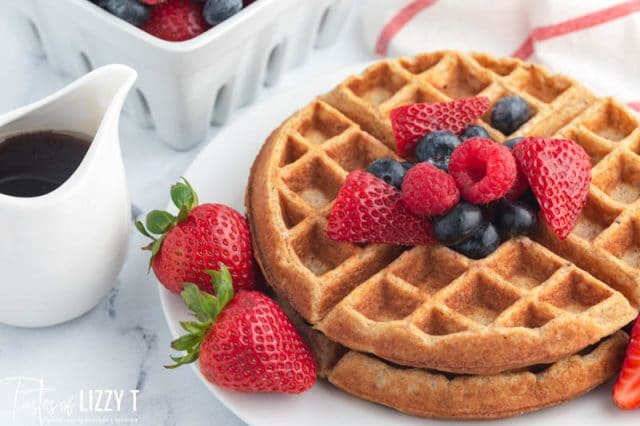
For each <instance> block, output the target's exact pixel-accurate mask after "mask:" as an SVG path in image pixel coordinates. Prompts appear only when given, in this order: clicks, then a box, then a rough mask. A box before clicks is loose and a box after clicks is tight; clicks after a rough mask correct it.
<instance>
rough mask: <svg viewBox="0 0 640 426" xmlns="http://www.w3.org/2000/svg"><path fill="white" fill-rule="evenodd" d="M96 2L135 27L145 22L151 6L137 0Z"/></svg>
mask: <svg viewBox="0 0 640 426" xmlns="http://www.w3.org/2000/svg"><path fill="white" fill-rule="evenodd" d="M98 4H102V5H103V7H104V8H105V9H107V10H108V11H109V12H111V13H112V14H114V15H115V16H117V17H118V18H121V19H124V20H125V21H127V22H128V23H130V24H132V25H135V26H136V27H137V26H140V25H142V24H144V23H145V22H147V20H148V19H149V14H150V13H151V8H150V7H149V6H146V5H144V4H142V3H139V2H138V0H105V1H102V2H98Z"/></svg>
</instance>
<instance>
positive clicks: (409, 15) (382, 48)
mask: <svg viewBox="0 0 640 426" xmlns="http://www.w3.org/2000/svg"><path fill="white" fill-rule="evenodd" d="M437 1H438V0H414V1H412V2H411V3H409V4H408V5H406V6H405V7H403V8H402V9H400V11H398V13H396V15H395V16H394V17H393V18H391V20H390V21H389V22H387V24H386V25H385V26H384V28H382V32H381V33H380V36H379V37H378V41H377V42H376V53H377V54H379V55H386V54H387V51H388V49H389V44H391V40H392V39H393V37H395V35H396V34H398V32H399V31H400V30H401V29H403V28H404V27H405V26H406V25H407V24H408V23H409V22H410V21H411V20H412V19H413V18H414V17H415V16H416V15H417V14H418V13H420V12H422V11H423V10H424V9H426V8H427V7H429V6H432V5H433V4H434V3H436V2H437Z"/></svg>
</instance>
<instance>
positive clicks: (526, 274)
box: [486, 240, 562, 290]
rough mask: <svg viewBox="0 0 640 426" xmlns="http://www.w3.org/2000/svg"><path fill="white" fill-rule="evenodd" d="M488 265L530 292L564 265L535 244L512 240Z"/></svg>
mask: <svg viewBox="0 0 640 426" xmlns="http://www.w3.org/2000/svg"><path fill="white" fill-rule="evenodd" d="M498 250H499V251H498V252H496V253H495V254H494V255H493V256H492V257H491V258H490V259H489V261H488V263H486V266H487V267H489V268H490V269H491V270H492V271H494V272H495V273H496V274H498V275H500V276H501V277H502V278H504V279H505V280H506V281H508V282H509V283H511V284H514V285H516V286H518V287H521V288H524V289H527V290H530V289H532V288H534V287H537V286H538V285H540V284H541V283H543V282H544V281H546V280H547V279H548V278H549V277H550V276H551V275H552V274H553V273H554V272H555V271H557V270H558V269H559V268H560V267H561V266H562V264H561V263H560V262H559V261H558V259H557V258H556V256H555V255H553V254H552V253H550V252H548V251H547V250H544V249H543V248H542V247H540V246H539V245H538V244H536V243H533V242H527V243H525V242H523V241H514V240H510V241H507V242H505V243H503V244H502V246H501V247H500V248H499V249H498Z"/></svg>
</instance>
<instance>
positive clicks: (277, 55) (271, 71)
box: [264, 42, 285, 86]
mask: <svg viewBox="0 0 640 426" xmlns="http://www.w3.org/2000/svg"><path fill="white" fill-rule="evenodd" d="M284 52H285V42H281V43H278V44H276V45H275V46H274V47H273V48H272V49H271V52H269V56H268V57H267V63H266V65H265V74H264V85H265V86H275V85H276V84H277V83H278V81H279V80H280V76H281V75H282V71H283V70H284Z"/></svg>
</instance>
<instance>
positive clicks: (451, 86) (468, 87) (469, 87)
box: [427, 58, 492, 99]
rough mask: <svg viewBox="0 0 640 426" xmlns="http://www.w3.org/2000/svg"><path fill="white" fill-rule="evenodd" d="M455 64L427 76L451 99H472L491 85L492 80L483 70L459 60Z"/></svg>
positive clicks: (455, 60)
mask: <svg viewBox="0 0 640 426" xmlns="http://www.w3.org/2000/svg"><path fill="white" fill-rule="evenodd" d="M453 62H454V63H453V64H451V66H447V67H440V68H439V69H438V72H432V73H430V74H428V75H427V79H428V81H429V82H430V83H431V84H432V85H433V86H434V87H435V88H436V89H438V90H440V91H442V92H443V93H445V94H446V95H447V96H449V97H450V98H452V99H461V98H472V97H474V96H476V95H477V94H478V93H480V92H482V91H483V90H484V89H486V88H487V87H489V85H491V83H492V81H491V78H490V77H489V76H488V75H487V74H486V72H485V71H484V70H482V69H481V68H476V67H474V66H473V64H472V63H471V62H467V61H463V60H461V59H458V58H456V59H453Z"/></svg>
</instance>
